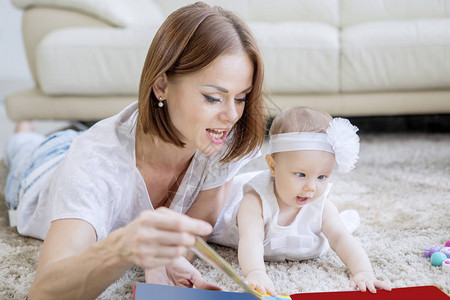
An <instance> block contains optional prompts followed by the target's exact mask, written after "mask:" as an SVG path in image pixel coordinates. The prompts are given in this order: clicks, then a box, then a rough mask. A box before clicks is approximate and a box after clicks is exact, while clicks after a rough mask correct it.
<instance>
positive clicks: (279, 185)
mask: <svg viewBox="0 0 450 300" xmlns="http://www.w3.org/2000/svg"><path fill="white" fill-rule="evenodd" d="M357 130H358V128H357V127H355V126H353V125H352V124H350V122H349V121H348V120H347V119H342V118H335V119H333V118H332V117H331V116H330V115H329V114H328V113H326V112H323V111H320V110H316V109H312V108H307V107H293V108H289V109H286V110H284V111H283V112H282V113H281V114H280V115H279V116H278V117H276V118H275V120H274V121H273V123H272V126H271V129H270V141H269V154H268V155H267V156H266V162H267V165H268V167H269V169H268V170H266V171H262V172H257V173H255V172H253V173H251V174H243V175H240V176H238V177H236V179H235V180H236V181H237V182H235V183H234V184H235V186H239V181H241V182H245V184H244V187H243V190H242V189H241V190H242V191H243V193H244V194H243V197H242V196H241V197H239V193H238V194H237V195H236V193H235V194H234V195H233V192H231V194H230V198H229V199H232V200H231V201H230V202H229V203H227V204H226V206H225V208H224V211H223V214H222V215H221V216H220V217H219V221H218V223H217V224H216V227H215V229H214V233H213V235H212V236H211V238H210V241H211V242H215V243H218V244H222V245H226V246H231V247H234V248H238V254H239V264H240V266H241V269H242V272H243V274H244V276H245V277H246V280H247V282H248V283H249V284H250V286H251V287H253V288H255V289H256V290H257V291H259V292H261V293H263V294H265V293H269V294H272V295H274V294H275V290H274V286H273V283H272V281H271V279H270V278H269V276H268V275H267V273H266V270H265V264H264V261H283V260H295V261H300V260H305V259H311V258H316V257H319V256H320V255H322V254H324V253H325V252H326V251H327V250H328V249H329V247H330V246H331V249H333V250H334V251H335V252H336V254H337V255H338V256H339V258H340V259H341V260H342V261H343V262H344V264H345V265H346V266H347V267H348V268H349V269H350V271H351V273H352V283H351V286H352V287H353V288H358V289H359V290H361V291H363V292H365V291H366V290H369V291H370V292H372V293H375V292H376V288H382V289H386V290H390V286H389V285H388V284H387V283H385V282H382V281H379V280H377V279H376V278H375V275H374V272H373V269H372V266H371V263H370V261H369V258H368V256H367V254H366V253H365V251H364V249H363V248H362V247H361V245H360V244H359V243H358V241H356V239H355V238H354V237H353V236H352V235H351V233H350V232H353V231H354V230H356V228H357V227H358V226H359V215H358V214H357V212H356V211H351V210H349V211H344V212H342V213H341V214H339V212H338V210H337V208H336V206H335V205H334V204H333V203H332V202H330V200H329V199H328V197H329V194H330V190H331V183H330V182H329V178H330V176H331V174H332V171H333V167H334V165H335V163H337V166H338V171H339V172H341V173H346V172H349V171H351V170H352V169H353V168H354V167H355V163H356V162H357V160H358V154H359V137H358V135H357V134H356V131H357ZM242 184H243V183H241V185H240V186H242ZM241 195H242V194H241ZM241 198H242V201H240V200H241Z"/></svg>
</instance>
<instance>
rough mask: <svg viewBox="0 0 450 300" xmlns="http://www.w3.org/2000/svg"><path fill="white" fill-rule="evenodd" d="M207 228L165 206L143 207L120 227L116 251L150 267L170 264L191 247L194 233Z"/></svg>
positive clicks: (205, 225)
mask: <svg viewBox="0 0 450 300" xmlns="http://www.w3.org/2000/svg"><path fill="white" fill-rule="evenodd" d="M211 231H212V227H211V225H210V224H209V223H207V222H204V221H201V220H197V219H193V218H190V217H188V216H186V215H181V214H179V213H176V212H174V211H172V210H170V209H168V208H165V207H161V208H158V209H156V210H155V211H152V210H147V211H144V212H142V213H141V214H140V215H139V217H138V218H136V219H135V220H134V221H133V222H131V223H130V224H129V225H127V226H126V227H124V228H123V229H122V234H121V238H120V241H119V253H120V255H121V256H122V257H123V258H125V259H126V260H127V261H129V262H131V263H133V264H136V265H138V266H140V267H142V268H144V269H153V268H157V267H161V266H164V265H169V264H173V263H174V262H175V261H176V260H177V259H178V258H180V256H182V255H184V254H185V252H186V251H187V249H189V248H190V247H192V246H194V244H195V236H205V235H209V234H210V233H211Z"/></svg>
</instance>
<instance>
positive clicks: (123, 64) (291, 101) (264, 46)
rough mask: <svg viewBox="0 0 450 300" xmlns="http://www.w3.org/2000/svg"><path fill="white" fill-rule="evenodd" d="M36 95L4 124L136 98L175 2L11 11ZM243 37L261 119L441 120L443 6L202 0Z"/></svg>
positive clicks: (60, 2) (86, 3) (34, 5)
mask: <svg viewBox="0 0 450 300" xmlns="http://www.w3.org/2000/svg"><path fill="white" fill-rule="evenodd" d="M12 2H13V4H14V5H15V6H16V7H18V8H20V9H23V10H24V15H23V36H24V42H25V46H26V52H27V56H28V62H29V65H30V69H31V72H32V74H33V77H34V79H35V82H36V87H35V88H34V89H31V90H25V91H19V92H17V93H14V94H12V95H9V96H7V97H6V101H5V103H6V109H7V113H8V116H9V118H10V119H12V120H16V121H17V120H23V119H60V120H81V121H90V120H98V119H101V118H104V117H107V116H110V115H112V114H114V113H116V112H117V111H119V110H120V109H121V108H123V107H125V106H126V105H127V104H128V103H130V102H132V101H135V100H136V98H137V91H138V83H139V76H140V72H141V68H142V65H143V62H144V59H145V56H146V53H147V49H148V47H149V45H150V42H151V40H152V37H153V36H154V34H155V32H156V30H157V29H158V27H159V25H160V24H161V23H162V22H163V20H164V19H165V17H166V16H167V15H168V14H169V13H170V12H172V11H173V10H175V9H176V8H178V7H180V6H182V5H185V4H187V3H190V2H191V1H176V0H12ZM205 2H208V3H210V4H218V5H221V6H223V7H225V8H228V9H231V10H233V11H235V12H236V13H237V14H239V15H240V16H242V17H243V18H244V19H245V20H246V21H247V22H248V24H249V25H250V27H251V28H252V30H253V32H254V34H255V36H256V37H257V40H258V43H259V45H260V48H261V51H262V54H263V58H264V62H265V66H266V85H267V88H268V91H269V95H268V97H267V99H266V103H267V105H268V109H269V112H270V114H272V115H274V114H276V113H277V112H278V111H279V109H282V108H284V107H287V106H293V105H310V106H316V107H321V108H324V109H325V110H327V111H328V112H330V113H331V114H333V115H341V116H380V115H398V114H406V115H409V114H448V113H450V0H409V1H399V0H391V1H389V0H277V1H274V0H222V1H212V0H206V1H205Z"/></svg>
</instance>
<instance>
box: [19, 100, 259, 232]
mask: <svg viewBox="0 0 450 300" xmlns="http://www.w3.org/2000/svg"><path fill="white" fill-rule="evenodd" d="M136 119H137V102H135V103H133V104H131V105H129V106H128V107H127V108H125V109H124V110H123V111H122V112H120V113H119V114H117V115H115V116H113V117H111V118H108V119H105V120H102V121H100V122H98V123H97V124H95V125H94V126H92V127H91V128H90V129H89V130H87V131H86V132H84V133H83V134H81V135H80V136H78V137H77V138H75V140H74V141H73V143H72V145H71V147H70V149H69V150H68V152H67V154H66V157H65V158H64V159H63V160H62V162H61V163H60V164H59V165H58V166H57V167H56V168H55V169H54V170H53V171H52V172H48V173H47V174H46V175H45V176H43V177H41V178H40V179H39V181H40V182H37V183H35V184H34V185H33V187H32V188H31V189H30V190H29V191H27V193H25V194H24V195H23V196H22V199H20V203H19V207H18V220H17V223H18V226H17V228H18V231H19V233H20V234H22V235H27V236H31V237H35V238H39V239H44V238H45V236H46V234H47V231H48V229H49V227H50V223H51V222H52V221H54V220H59V219H68V218H70V219H81V220H84V221H86V222H88V223H89V224H91V225H92V226H93V228H94V229H95V231H96V234H97V239H98V240H102V239H103V238H105V237H106V236H107V235H108V234H109V233H110V232H112V231H113V230H115V229H117V228H120V227H123V226H125V225H126V224H128V223H130V222H131V221H132V220H133V219H135V218H136V217H137V216H138V215H139V214H140V213H141V212H142V211H143V210H146V209H153V207H152V204H151V201H150V198H149V196H148V193H147V189H146V186H145V183H144V181H143V179H142V176H141V174H140V173H139V170H138V169H137V168H136V158H135V124H136ZM226 150H227V149H226V146H224V147H223V148H222V150H221V152H220V153H218V154H216V155H212V156H208V155H206V154H204V153H202V152H201V151H199V150H197V151H196V153H195V155H194V157H193V159H192V161H191V163H190V165H189V168H188V170H187V172H186V174H185V176H184V178H183V181H182V183H181V185H180V187H179V189H178V191H177V193H176V195H175V197H174V199H173V201H172V204H171V206H170V208H171V209H173V210H175V211H179V212H181V213H185V212H186V211H187V210H188V209H189V208H190V207H191V205H192V203H193V202H194V200H195V199H196V198H197V196H198V194H199V192H200V191H203V190H209V189H213V188H216V187H219V186H221V185H223V184H225V183H226V182H228V181H229V180H231V179H232V178H233V176H234V175H235V174H236V173H237V172H238V170H239V168H241V167H242V166H243V165H245V164H246V163H247V162H248V161H249V160H250V157H247V158H245V159H242V160H240V161H237V162H232V163H228V164H223V165H221V164H220V163H219V160H220V158H221V156H222V155H223V153H224V152H225V151H226ZM254 157H256V155H255V156H254ZM211 201H214V200H213V199H211Z"/></svg>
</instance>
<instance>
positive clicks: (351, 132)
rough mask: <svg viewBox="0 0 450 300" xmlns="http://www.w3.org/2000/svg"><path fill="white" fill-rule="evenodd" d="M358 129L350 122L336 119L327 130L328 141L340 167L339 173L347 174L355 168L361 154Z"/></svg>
mask: <svg viewBox="0 0 450 300" xmlns="http://www.w3.org/2000/svg"><path fill="white" fill-rule="evenodd" d="M357 131H358V127H356V126H354V125H352V124H351V123H350V121H349V120H347V119H343V118H334V119H333V120H332V121H331V122H330V127H328V129H327V131H326V132H327V140H328V142H329V143H330V144H331V146H332V147H333V150H334V154H335V157H336V163H337V164H338V167H339V169H338V170H339V173H347V172H350V171H351V170H353V169H354V168H355V164H356V162H357V161H358V158H359V157H358V154H359V137H358V135H357V134H356V132H357Z"/></svg>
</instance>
